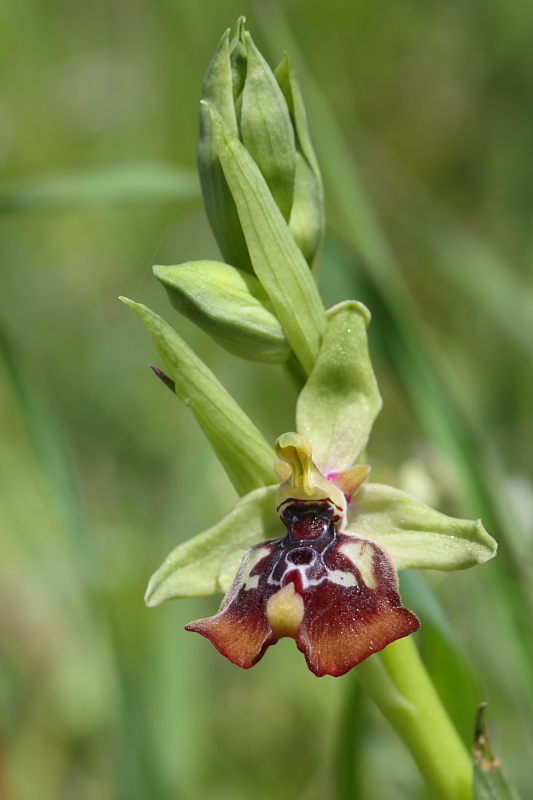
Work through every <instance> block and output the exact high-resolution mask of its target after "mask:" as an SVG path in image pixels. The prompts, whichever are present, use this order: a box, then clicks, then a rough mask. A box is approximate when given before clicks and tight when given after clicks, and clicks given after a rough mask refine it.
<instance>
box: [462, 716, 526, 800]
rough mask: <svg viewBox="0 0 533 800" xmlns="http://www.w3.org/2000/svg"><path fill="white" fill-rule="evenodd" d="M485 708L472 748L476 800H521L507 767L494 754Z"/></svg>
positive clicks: (477, 719) (479, 720)
mask: <svg viewBox="0 0 533 800" xmlns="http://www.w3.org/2000/svg"><path fill="white" fill-rule="evenodd" d="M485 706H486V704H485V703H482V704H481V705H480V707H479V708H478V712H477V718H476V730H475V738H474V747H473V748H472V757H473V762H474V800H520V796H519V794H518V792H517V790H516V789H515V787H514V786H513V783H512V781H511V778H510V776H509V774H508V772H507V770H506V768H505V766H504V765H503V764H502V762H501V761H500V759H499V758H496V757H495V756H494V755H493V754H492V750H491V747H490V743H489V738H488V734H487V726H486V724H485V714H484V711H485Z"/></svg>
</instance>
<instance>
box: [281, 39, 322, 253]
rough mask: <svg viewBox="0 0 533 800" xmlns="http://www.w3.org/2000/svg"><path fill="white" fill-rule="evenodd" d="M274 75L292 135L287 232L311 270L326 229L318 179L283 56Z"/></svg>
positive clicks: (288, 62)
mask: <svg viewBox="0 0 533 800" xmlns="http://www.w3.org/2000/svg"><path fill="white" fill-rule="evenodd" d="M275 75H276V79H277V81H278V83H279V85H280V88H281V91H282V92H283V94H284V96H285V100H286V101H287V105H288V107H289V112H290V115H291V119H292V124H293V126H294V131H295V134H296V173H295V179H294V198H293V201H292V208H291V216H290V219H289V228H290V229H291V231H292V233H293V236H294V238H295V239H296V242H297V244H298V247H299V248H300V250H301V251H302V253H303V254H304V256H305V258H306V259H307V261H308V263H309V265H310V266H314V265H315V264H316V263H317V260H318V255H319V251H320V247H321V245H322V241H323V239H324V232H325V227H326V218H325V212H324V187H323V185H322V175H321V174H320V168H319V166H318V160H317V157H316V155H315V151H314V149H313V145H312V143H311V136H310V133H309V126H308V124H307V115H306V112H305V106H304V102H303V97H302V93H301V90H300V84H299V82H298V78H297V76H296V73H295V71H294V68H293V66H292V63H291V60H290V58H289V56H288V55H287V54H285V56H284V58H283V61H282V62H281V64H280V65H279V67H278V68H277V69H276V71H275Z"/></svg>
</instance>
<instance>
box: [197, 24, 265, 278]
mask: <svg viewBox="0 0 533 800" xmlns="http://www.w3.org/2000/svg"><path fill="white" fill-rule="evenodd" d="M229 34H230V31H229V30H227V31H226V32H225V34H224V35H223V36H222V39H221V40H220V44H219V45H218V48H217V51H216V53H215V55H214V56H213V60H212V61H211V64H210V65H209V67H208V69H207V72H206V75H205V78H204V83H203V87H202V100H205V101H207V102H209V103H212V104H213V105H214V106H215V107H216V108H217V109H218V112H219V114H220V115H221V116H222V118H223V119H224V121H225V123H226V125H228V126H229V128H230V130H231V131H232V132H233V133H234V134H235V135H237V133H238V128H237V117H236V114H235V105H234V81H235V80H236V79H237V77H238V76H237V73H238V71H239V70H237V69H234V70H232V62H231V54H230V46H229ZM234 73H235V74H234ZM198 171H199V173H200V181H201V184H202V192H203V195H204V202H205V209H206V213H207V217H208V219H209V223H210V225H211V228H212V231H213V234H214V236H215V239H216V240H217V243H218V246H219V247H220V252H221V253H222V256H223V258H224V259H225V260H226V261H228V262H229V263H231V264H235V266H237V267H240V269H243V270H246V271H247V272H252V271H253V270H252V264H251V262H250V256H249V254H248V248H247V246H246V242H245V239H244V234H243V232H242V227H241V223H240V221H239V215H238V213H237V208H236V206H235V202H234V200H233V197H232V196H231V192H230V190H229V187H228V184H227V181H226V178H225V177H224V173H223V171H222V167H221V165H220V161H219V158H218V151H217V146H216V142H215V139H214V135H213V125H212V123H211V115H210V113H209V110H208V109H207V108H206V106H205V105H202V104H200V135H199V138H198Z"/></svg>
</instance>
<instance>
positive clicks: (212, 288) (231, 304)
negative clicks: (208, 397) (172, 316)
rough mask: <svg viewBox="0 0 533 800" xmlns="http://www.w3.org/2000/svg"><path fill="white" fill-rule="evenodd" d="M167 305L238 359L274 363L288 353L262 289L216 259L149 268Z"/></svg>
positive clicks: (248, 275)
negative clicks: (164, 295)
mask: <svg viewBox="0 0 533 800" xmlns="http://www.w3.org/2000/svg"><path fill="white" fill-rule="evenodd" d="M154 275H155V276H156V278H158V279H159V280H160V281H161V283H162V284H163V286H164V287H165V289H166V290H167V294H168V296H169V299H170V302H171V303H172V305H173V306H174V308H176V309H177V310H178V311H179V312H180V313H181V314H183V315H184V316H186V317H188V319H190V320H192V321H193V322H195V323H196V324H197V325H198V326H199V327H200V328H202V330H204V331H205V332H206V333H208V334H209V335H210V336H212V337H213V339H214V340H215V341H216V342H217V343H218V344H219V345H221V347H224V348H225V349H226V350H229V352H230V353H234V354H235V355H237V356H240V357H241V358H247V359H250V360H251V361H266V362H268V363H271V364H272V363H273V364H278V363H282V362H283V361H286V360H287V359H288V357H289V355H290V352H291V349H290V346H289V343H288V342H287V339H286V337H285V334H284V333H283V328H282V327H281V325H280V323H279V320H278V318H277V317H276V315H275V313H274V309H273V307H272V303H271V302H270V300H269V297H268V295H267V294H266V292H265V290H264V289H263V287H262V286H261V284H260V283H259V281H258V280H257V278H255V277H254V276H253V275H250V274H249V273H247V272H243V271H242V270H240V269H237V268H236V267H231V266H230V265H229V264H223V263H221V262H219V261H192V262H189V263H188V264H179V265H178V266H174V267H154Z"/></svg>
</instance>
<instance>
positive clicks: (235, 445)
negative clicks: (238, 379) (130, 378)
mask: <svg viewBox="0 0 533 800" xmlns="http://www.w3.org/2000/svg"><path fill="white" fill-rule="evenodd" d="M120 299H121V300H122V302H123V303H125V304H126V305H127V306H129V307H130V308H131V309H132V310H133V311H134V312H135V313H136V314H137V316H138V317H139V319H140V320H141V322H142V323H143V325H144V326H145V327H146V329H147V330H148V333H149V334H150V336H151V338H152V342H153V343H154V345H155V348H156V350H157V352H158V353H159V356H160V358H161V360H162V361H163V363H164V365H165V368H166V371H167V372H168V374H169V375H170V377H171V378H172V380H173V381H174V382H175V392H176V394H177V395H178V397H179V398H180V399H181V400H183V402H184V403H185V404H186V405H187V406H189V408H190V409H191V411H192V412H193V414H194V416H195V417H196V419H197V420H198V422H199V424H200V427H201V428H202V430H203V431H204V433H205V435H206V436H207V438H208V439H209V441H210V443H211V445H212V447H213V449H214V451H215V453H216V454H217V456H218V458H219V460H220V462H221V464H222V466H223V467H224V469H225V470H226V472H227V474H228V477H229V479H230V480H231V482H232V483H233V485H234V487H235V489H236V491H237V493H238V494H240V495H243V494H246V493H247V492H249V491H251V490H252V489H256V488H258V487H259V486H265V485H268V484H271V483H274V482H275V481H276V476H275V473H274V469H273V462H274V460H275V459H276V454H275V453H274V451H273V449H272V448H271V447H270V445H269V444H268V443H267V441H266V440H265V439H264V437H263V435H262V434H261V433H260V431H258V429H257V428H256V427H255V425H254V424H253V422H252V421H251V420H250V419H249V417H247V416H246V414H245V413H244V411H243V410H242V409H241V407H240V406H239V405H238V403H236V402H235V400H234V399H233V398H232V397H231V395H229V394H228V392H227V391H226V390H225V389H224V387H223V386H222V385H221V384H220V383H219V381H218V380H217V379H216V378H215V376H214V375H213V373H212V372H211V371H210V370H209V369H208V368H207V367H206V365H205V364H204V363H203V361H201V359H199V358H198V356H197V355H195V353H193V351H192V350H191V348H190V347H189V346H188V345H187V344H185V342H184V341H183V339H182V338H181V337H180V336H178V334H177V333H176V331H175V330H173V329H172V328H171V327H170V325H167V323H166V322H165V321H164V320H163V319H161V317H159V316H158V315H157V314H154V312H153V311H151V310H150V309H149V308H147V307H146V306H144V305H141V304H140V303H134V302H133V300H128V299H127V298H125V297H121V298H120Z"/></svg>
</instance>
